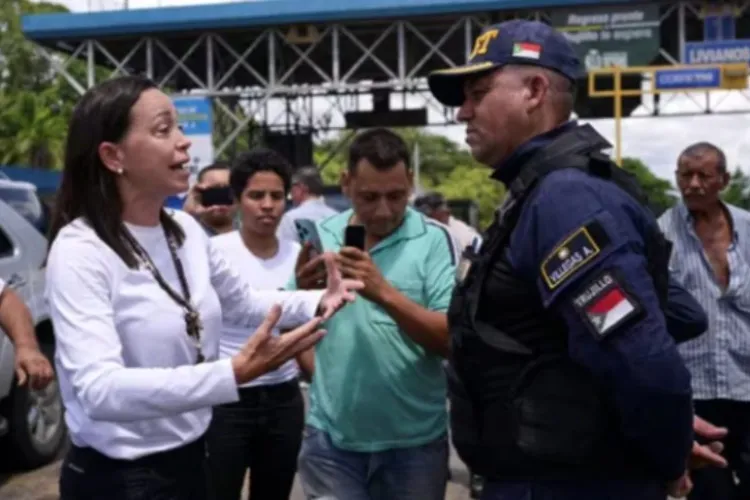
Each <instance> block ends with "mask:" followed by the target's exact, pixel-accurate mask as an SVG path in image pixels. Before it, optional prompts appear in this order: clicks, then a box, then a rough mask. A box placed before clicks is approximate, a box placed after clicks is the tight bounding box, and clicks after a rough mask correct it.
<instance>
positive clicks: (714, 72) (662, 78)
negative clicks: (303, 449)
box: [654, 68, 721, 90]
mask: <svg viewBox="0 0 750 500" xmlns="http://www.w3.org/2000/svg"><path fill="white" fill-rule="evenodd" d="M654 87H655V88H656V89H658V90H679V89H694V88H701V89H715V88H720V87H721V69H720V68H679V69H662V70H658V71H656V72H655V73H654Z"/></svg>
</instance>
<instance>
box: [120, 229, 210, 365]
mask: <svg viewBox="0 0 750 500" xmlns="http://www.w3.org/2000/svg"><path fill="white" fill-rule="evenodd" d="M124 235H125V239H127V240H128V243H129V244H130V246H131V248H132V249H133V251H134V252H135V253H136V254H137V256H138V258H139V260H140V261H141V262H142V263H143V265H144V266H145V267H146V269H148V270H149V272H150V273H151V275H152V276H153V277H154V279H155V280H156V282H157V283H158V284H159V287H160V288H161V289H162V290H164V291H165V292H166V293H167V295H169V297H170V298H171V299H172V300H173V301H175V303H177V305H179V306H180V307H182V308H183V309H184V310H185V326H186V333H187V335H188V337H190V338H191V339H192V340H193V342H194V344H195V347H196V348H197V350H198V359H197V362H198V363H200V362H202V361H203V360H204V357H203V352H202V349H201V331H202V329H203V327H202V325H201V322H200V315H199V313H198V311H197V310H196V309H195V307H193V304H192V298H191V296H190V287H189V286H188V282H187V277H186V275H185V268H184V267H183V266H182V261H181V260H180V257H179V255H177V242H176V241H175V239H174V236H172V235H170V234H168V233H167V230H166V227H165V228H164V236H165V237H166V239H167V247H168V248H169V254H170V256H171V257H172V263H173V264H174V267H175V270H176V271H177V277H178V279H179V280H180V288H182V296H180V294H179V293H178V292H177V291H175V289H174V288H172V286H171V285H170V284H169V283H168V282H167V280H166V279H165V278H164V276H163V275H162V274H161V272H160V271H159V269H158V268H157V267H156V264H154V261H153V260H152V259H151V256H150V255H149V254H148V252H147V251H146V249H145V248H143V246H142V245H141V244H140V243H139V242H138V240H136V239H135V237H134V236H133V235H132V233H131V232H130V231H129V230H128V229H127V228H125V230H124Z"/></svg>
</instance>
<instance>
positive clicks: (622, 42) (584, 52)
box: [550, 4, 660, 71]
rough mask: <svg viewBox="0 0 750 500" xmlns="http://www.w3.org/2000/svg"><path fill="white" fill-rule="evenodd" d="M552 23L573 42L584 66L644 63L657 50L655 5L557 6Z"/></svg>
mask: <svg viewBox="0 0 750 500" xmlns="http://www.w3.org/2000/svg"><path fill="white" fill-rule="evenodd" d="M550 21H551V23H552V26H554V27H555V28H557V29H558V30H559V31H561V32H563V33H564V34H565V36H566V37H568V40H570V41H571V43H573V44H574V46H575V47H576V50H577V51H578V57H580V58H581V61H582V62H583V63H584V65H585V66H586V70H587V71H588V70H592V69H598V68H606V67H611V66H646V65H648V64H651V62H652V60H653V59H654V58H655V57H656V56H657V55H658V53H659V45H660V44H659V6H658V5H650V4H646V5H632V6H627V7H623V6H612V7H597V8H594V9H575V10H571V9H560V10H554V11H552V12H551V13H550Z"/></svg>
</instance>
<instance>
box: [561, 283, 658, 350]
mask: <svg viewBox="0 0 750 500" xmlns="http://www.w3.org/2000/svg"><path fill="white" fill-rule="evenodd" d="M573 307H575V309H576V311H578V314H579V315H580V316H581V318H582V319H583V322H584V323H585V324H586V327H587V328H588V329H589V331H591V333H592V334H593V335H594V338H596V339H603V338H604V337H606V336H608V335H610V334H612V333H613V332H615V331H617V330H618V329H619V328H620V327H622V326H624V325H625V324H626V323H629V322H630V320H631V319H633V318H635V317H637V316H639V315H640V314H641V311H642V310H643V308H642V307H641V305H640V303H639V302H638V300H637V299H636V298H635V297H633V296H632V295H631V294H630V293H628V291H627V290H626V288H625V286H624V285H623V284H622V283H621V280H620V279H619V277H618V276H617V274H616V273H615V272H613V271H604V272H603V273H600V274H599V275H598V276H596V277H595V278H594V279H592V280H590V281H588V282H587V283H586V284H585V285H584V286H583V288H582V289H581V290H580V291H579V292H578V293H577V294H576V295H575V296H574V297H573Z"/></svg>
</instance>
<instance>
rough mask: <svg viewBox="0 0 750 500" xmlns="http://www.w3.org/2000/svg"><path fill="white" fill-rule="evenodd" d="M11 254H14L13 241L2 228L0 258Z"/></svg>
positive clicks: (0, 232) (0, 231) (0, 233)
mask: <svg viewBox="0 0 750 500" xmlns="http://www.w3.org/2000/svg"><path fill="white" fill-rule="evenodd" d="M10 255H13V243H12V242H11V241H10V238H8V235H7V234H5V231H3V230H2V229H1V228H0V258H1V257H8V256H10Z"/></svg>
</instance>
